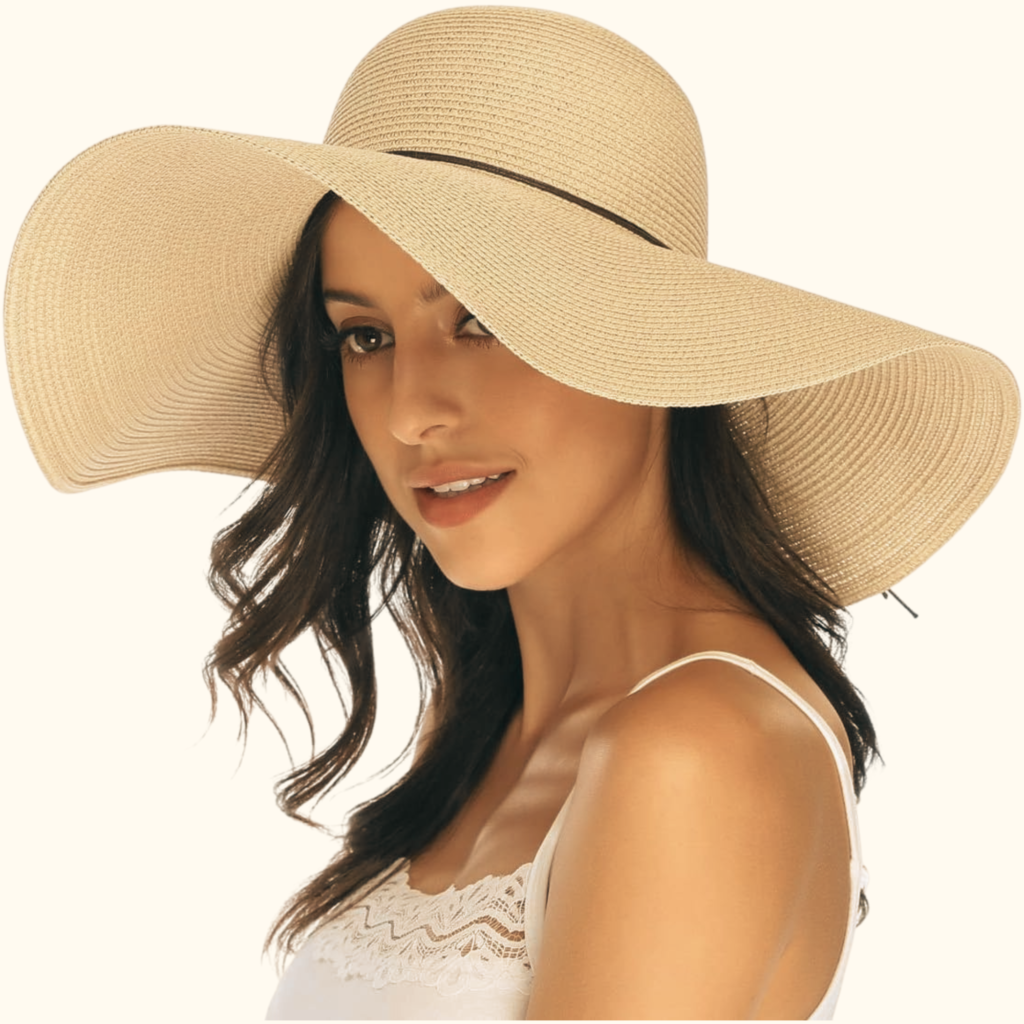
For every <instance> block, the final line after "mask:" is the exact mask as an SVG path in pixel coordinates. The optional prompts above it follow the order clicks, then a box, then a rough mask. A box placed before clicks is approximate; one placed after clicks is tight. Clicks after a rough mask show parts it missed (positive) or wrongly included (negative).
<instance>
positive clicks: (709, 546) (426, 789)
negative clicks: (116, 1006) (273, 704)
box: [206, 193, 877, 955]
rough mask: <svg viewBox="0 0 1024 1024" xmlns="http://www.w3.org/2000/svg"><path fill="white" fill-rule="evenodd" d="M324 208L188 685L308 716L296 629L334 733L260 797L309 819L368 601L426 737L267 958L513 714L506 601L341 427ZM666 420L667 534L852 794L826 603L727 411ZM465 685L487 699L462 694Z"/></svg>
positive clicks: (291, 276) (418, 819) (354, 688)
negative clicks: (413, 510)
mask: <svg viewBox="0 0 1024 1024" xmlns="http://www.w3.org/2000/svg"><path fill="white" fill-rule="evenodd" d="M337 201H338V197H337V196H335V195H334V194H333V193H328V194H327V195H325V196H324V197H323V198H322V199H321V200H320V202H319V203H318V204H317V205H316V207H315V208H314V209H313V212H312V213H311V214H310V216H309V218H308V220H307V222H306V224H305V227H304V228H303V231H302V233H301V236H300V238H299V241H298V244H297V246H296V249H295V252H294V254H293V257H292V260H291V263H290V265H289V267H288V269H287V271H286V273H285V275H284V278H283V280H282V282H281V286H280V289H279V294H278V298H277V302H276V305H275V308H274V311H273V313H272V315H271V317H270V320H269V322H268V323H267V326H266V330H265V333H264V341H263V345H264V347H263V353H264V363H263V365H264V373H265V375H266V376H267V377H268V381H267V383H268V386H273V387H274V390H275V392H278V393H280V394H281V396H282V401H283V405H284V411H285V415H286V428H285V430H284V433H283V435H282V437H281V440H280V442H279V443H278V445H277V446H276V448H275V450H274V452H273V453H272V454H271V456H270V458H269V459H268V461H267V464H266V466H265V467H264V471H263V473H262V474H261V475H262V476H263V477H264V478H265V479H267V480H268V481H269V483H268V484H267V486H266V487H265V488H264V489H263V491H262V492H261V493H260V495H259V497H258V498H257V500H256V501H255V502H254V503H253V504H252V506H251V507H250V508H249V509H248V510H247V511H246V512H245V513H244V514H243V515H242V516H241V517H240V518H239V519H238V520H237V521H236V522H235V523H234V524H232V525H231V526H229V527H227V528H226V529H224V530H222V531H221V532H220V533H219V534H218V535H217V537H216V539H215V541H214V544H213V550H212V565H211V569H210V584H211V586H212V587H213V589H214V590H215V592H216V593H217V594H218V595H219V596H220V597H221V598H222V599H223V600H224V602H225V603H226V604H227V605H228V607H229V608H230V617H229V620H228V623H227V625H226V627H225V630H224V634H223V636H222V638H221V639H220V641H219V642H218V643H217V645H216V646H215V648H214V650H213V651H212V652H211V654H210V657H209V660H208V662H207V668H206V680H207V685H208V686H209V688H210V692H211V697H212V698H213V700H214V705H215V706H216V681H217V679H218V678H219V679H220V680H221V682H223V683H224V684H225V685H226V686H227V687H228V689H229V690H230V692H231V694H232V695H233V697H234V699H235V701H236V703H237V704H238V707H239V710H240V711H241V714H242V719H243V724H245V723H247V722H248V719H249V716H250V714H251V712H252V710H253V708H259V709H261V710H264V711H265V710H266V708H265V707H264V705H263V703H262V701H261V700H260V698H259V697H258V696H257V694H256V692H255V689H254V684H255V682H256V681H257V679H258V677H260V676H262V675H263V674H264V673H266V672H268V671H269V672H270V673H271V674H272V675H274V676H275V677H276V678H277V679H278V680H279V681H280V683H281V684H282V685H283V687H284V688H285V690H286V691H287V692H288V693H289V694H290V695H291V696H292V697H294V698H295V699H296V700H297V701H298V702H299V705H300V706H301V707H302V709H303V711H304V713H305V714H306V716H307V720H309V711H308V708H307V707H306V704H305V701H304V699H303V697H302V693H301V690H300V689H299V687H298V685H297V684H296V682H295V681H294V680H293V679H292V677H291V676H290V675H289V673H288V671H287V670H286V669H285V667H284V665H283V663H282V661H281V654H282V652H283V650H284V649H285V648H286V647H287V646H288V644H289V643H291V642H292V641H293V640H294V639H296V638H297V637H298V636H299V635H300V634H301V633H303V632H304V631H306V630H311V631H312V633H313V634H314V636H315V637H316V640H317V643H318V644H319V647H320V651H321V654H322V655H323V657H324V660H325V661H326V662H327V664H328V667H329V668H330V667H331V663H332V659H335V658H337V659H340V661H341V663H342V665H343V666H344V670H345V674H346V676H347V687H346V689H347V691H348V695H347V699H346V703H347V705H348V706H347V711H348V717H347V721H346V724H345V727H344V729H343V730H342V732H341V735H340V736H338V738H337V739H336V740H335V741H334V742H333V743H332V744H331V745H330V746H329V747H327V748H326V749H325V750H323V751H321V752H320V753H318V754H316V755H315V756H314V757H312V759H311V760H309V761H308V762H307V763H306V764H303V765H301V766H300V767H298V768H296V769H294V770H293V771H292V772H290V773H289V774H288V775H287V776H285V778H284V779H283V780H282V781H281V782H279V783H278V784H277V800H278V805H279V806H280V807H281V809H282V810H283V811H284V812H285V813H286V814H288V815H291V816H292V817H296V818H299V819H301V820H305V821H309V819H308V817H306V816H305V815H303V814H302V808H303V807H305V806H307V805H308V804H309V803H310V802H311V801H314V800H316V799H317V798H319V797H322V796H324V795H325V794H326V793H327V792H328V791H329V790H330V789H331V788H332V787H333V786H334V785H335V784H336V783H337V782H338V781H339V780H340V779H342V778H343V777H344V776H345V775H346V774H347V773H348V772H349V771H350V770H351V769H352V767H353V765H354V764H355V762H356V761H357V760H358V759H359V757H360V755H361V754H362V752H363V750H364V749H365V746H366V743H367V741H368V739H369V737H370V733H371V731H372V729H373V725H374V721H375V718H376V713H377V689H376V678H375V674H374V661H373V647H372V644H371V620H372V618H373V616H374V614H375V613H376V612H377V611H379V609H373V608H371V587H376V588H379V592H380V594H381V595H382V606H386V607H387V609H388V610H389V611H390V613H391V614H392V616H393V617H394V619H395V621H396V623H397V625H398V628H399V629H400V631H401V633H402V635H403V637H404V638H405V640H406V642H407V643H408V645H409V647H410V650H411V651H412V653H413V656H414V658H415V661H416V664H417V667H418V671H419V678H420V713H421V715H422V713H423V709H424V707H425V704H426V701H427V700H428V699H429V700H430V701H431V703H432V704H433V707H434V710H435V722H436V726H435V728H434V730H433V732H432V734H431V737H430V740H429V743H428V744H427V746H426V747H425V748H424V750H423V752H422V755H421V756H420V757H419V758H418V759H417V761H416V763H415V764H414V765H413V767H412V768H411V770H410V771H409V772H408V773H407V774H406V775H405V776H404V777H403V778H402V779H401V780H400V781H399V782H398V783H396V784H395V785H394V786H392V787H391V788H390V789H389V790H388V791H387V792H385V793H384V794H383V795H381V796H379V797H377V798H376V799H374V800H371V801H370V802H368V803H366V804H364V805H362V806H361V807H359V808H357V810H356V811H355V812H354V813H353V814H352V815H351V817H350V818H349V821H348V823H347V830H346V833H345V837H344V843H343V847H342V850H341V852H340V853H339V855H338V856H337V857H336V858H335V859H334V860H333V861H332V862H331V863H330V864H329V865H328V866H327V868H325V869H324V870H323V871H322V872H321V873H320V874H319V875H317V876H316V877H315V878H313V879H312V881H310V882H309V883H308V884H307V885H306V886H304V887H303V888H302V889H301V890H300V891H299V892H298V893H296V894H295V896H293V897H292V899H291V900H290V901H289V903H288V904H287V905H286V906H285V908H284V909H283V910H282V912H281V914H280V916H279V917H278V919H277V921H276V922H275V924H274V926H273V928H272V929H271V931H270V934H269V935H268V937H267V943H266V948H269V947H270V946H271V944H273V943H275V941H276V944H277V948H278V951H279V952H280V953H282V954H284V955H287V954H289V953H292V952H294V951H295V949H296V948H297V946H298V944H299V942H300V941H301V939H302V937H303V936H304V935H305V934H307V933H308V932H309V930H310V929H311V928H312V927H314V926H315V925H316V924H317V923H318V922H319V921H321V920H323V919H324V917H325V916H327V915H328V914H330V913H331V912H332V911H335V910H337V909H338V908H340V907H341V906H343V905H344V903H345V901H346V900H347V899H348V898H349V897H350V896H351V895H352V894H353V893H354V892H355V891H356V890H358V889H361V888H363V887H364V886H365V884H366V883H367V882H368V881H370V880H371V879H372V878H374V876H376V875H378V874H380V873H381V872H382V871H383V870H384V869H385V868H387V867H388V866H389V865H391V864H393V863H394V862H395V861H396V860H398V859H399V858H413V857H415V856H416V855H417V854H418V853H420V852H421V851H423V850H424V849H426V847H427V846H428V845H429V844H430V842H431V841H432V840H433V839H434V838H435V837H436V836H437V835H438V834H439V833H440V832H441V831H442V830H443V829H444V828H445V826H446V825H447V824H448V823H449V822H450V821H451V820H452V819H453V818H454V817H455V815H456V814H457V813H458V811H459V809H460V808H461V807H462V806H463V805H464V804H465V802H466V800H467V799H468V797H469V796H470V794H471V793H472V792H473V790H474V789H475V788H476V786H477V784H478V783H479V782H480V780H481V779H482V777H483V775H484V773H485V772H486V770H487V768H488V766H489V765H490V763H491V761H492V759H493V757H494V754H495V752H496V750H497V748H498V745H499V742H500V740H501V737H502V736H503V734H504V732H505V730H506V728H507V726H508V723H509V720H510V719H511V717H512V715H513V714H514V713H515V711H516V710H517V709H518V707H519V706H520V703H521V700H522V682H523V681H522V661H521V657H520V651H519V644H518V641H517V637H516V632H515V626H514V623H513V620H512V613H511V609H510V606H509V601H508V596H507V594H506V593H505V591H503V590H502V591H487V592H477V591H471V590H464V589H462V588H460V587H457V586H455V585H454V584H452V583H451V582H449V580H448V579H447V578H446V577H445V576H444V574H443V573H442V572H441V571H440V569H439V568H438V566H437V564H436V562H435V561H434V559H433V558H432V557H431V555H430V552H429V551H427V549H426V548H425V547H424V546H423V545H422V544H421V543H420V542H419V540H418V539H417V538H416V536H415V535H414V534H413V532H412V530H411V529H410V528H409V527H408V525H406V523H405V522H404V521H403V520H402V519H400V518H399V516H398V515H397V514H396V513H395V512H394V510H393V508H392V506H391V504H390V502H389V501H388V500H387V498H386V496H385V494H384V492H383V490H382V488H381V486H380V484H379V482H378V480H377V477H376V474H375V473H374V470H373V467H372V466H371V465H370V461H369V459H368V458H367V456H366V454H365V452H364V451H363V448H362V446H361V445H360V443H359V441H358V438H357V436H356V433H355V429H354V428H353V425H352V421H351V419H350V417H349V415H348V410H347V408H346V405H345V399H344V392H343V387H342V377H341V365H340V359H339V358H338V355H337V352H336V351H330V349H329V347H327V346H325V344H324V340H325V337H327V336H328V335H329V334H330V331H331V327H330V324H329V322H328V320H327V318H326V314H325V312H324V306H323V299H322V294H321V287H320V243H321V239H322V237H323V233H324V230H325V228H326V225H327V221H328V219H329V217H330V215H331V212H332V209H333V207H334V204H335V203H336V202H337ZM271 375H273V377H274V378H275V379H274V380H273V381H271V380H270V379H269V378H270V377H271ZM670 417H671V425H670V447H669V474H670V491H671V496H672V509H673V514H674V518H675V527H676V529H677V531H678V534H679V536H680V539H681V540H682V541H683V542H684V543H685V544H686V545H687V546H688V547H689V549H690V550H692V551H693V552H694V553H696V554H697V555H698V556H699V557H700V558H702V559H703V561H704V562H705V563H706V564H707V565H708V566H709V567H710V568H711V569H712V570H713V571H714V572H716V573H717V574H718V575H719V576H721V577H722V578H723V579H724V580H725V581H726V582H728V583H729V584H730V585H731V586H732V587H733V588H735V590H736V591H737V592H738V593H739V594H741V595H742V596H743V597H744V598H745V599H746V600H747V601H749V602H750V603H751V604H753V605H754V606H755V607H756V608H757V609H758V611H759V612H760V614H761V615H762V616H763V617H764V618H765V620H766V621H767V622H769V623H770V624H771V625H772V626H773V627H774V628H775V630H776V631H777V632H778V634H779V636H780V637H781V638H782V640H783V641H784V642H785V643H786V645H787V646H788V647H789V649H790V650H791V651H792V652H793V654H794V655H795V656H796V658H797V659H798V661H799V662H800V664H801V665H802V666H803V667H804V669H805V670H806V671H807V672H808V674H809V675H810V676H811V677H812V678H813V679H814V680H815V682H816V683H817V684H818V686H819V687H820V688H821V690H822V692H823V693H824V694H825V695H826V697H827V698H828V699H829V701H831V703H832V705H833V706H834V707H835V709H836V711H837V712H838V714H839V716H840V717H841V718H842V721H843V725H844V727H845V729H846V733H847V736H848V737H849V740H850V745H851V747H852V750H853V760H854V779H855V786H856V790H857V792H858V793H859V792H860V789H861V787H862V786H863V784H864V779H865V773H866V770H867V767H868V765H869V763H870V762H871V760H872V759H873V758H874V757H875V756H876V755H877V747H876V742H875V732H874V729H873V727H872V724H871V720H870V718H869V716H868V713H867V709H866V708H865V706H864V703H863V701H862V700H861V698H860V696H859V694H858V692H857V690H856V689H855V688H854V687H853V686H852V684H851V683H850V681H849V680H848V679H847V678H846V676H845V675H844V674H843V671H842V669H841V667H840V663H841V660H842V656H843V654H844V652H845V622H844V618H843V612H842V609H841V608H840V607H839V606H838V604H837V603H836V602H835V600H834V597H833V595H832V594H831V592H830V591H829V589H828V587H827V586H826V585H825V584H824V583H823V582H822V581H821V580H820V579H818V577H817V576H816V575H815V574H814V573H813V572H812V571H811V570H810V569H809V568H808V567H807V566H806V565H805V564H804V562H803V561H802V560H801V559H800V558H799V556H798V555H797V554H796V552H794V551H793V550H791V549H790V547H789V546H788V545H787V543H786V541H785V539H784V538H783V537H782V535H781V533H780V532H779V530H778V528H777V526H776V525H775V521H774V519H773V518H772V515H771V512H770V510H769V507H768V503H767V501H766V500H765V497H764V494H763V493H762V490H761V488H760V487H759V486H758V483H757V481H756V479H755V477H754V475H753V474H752V473H751V471H750V469H749V468H748V465H747V463H746V461H745V459H744V458H743V455H742V454H741V452H740V450H739V448H738V446H737V443H736V441H735V439H734V437H733V433H732V431H731V429H730V426H729V414H728V410H727V409H726V408H725V407H722V406H712V407H706V408H693V409H673V410H671V412H670ZM332 677H333V676H332ZM481 678H486V680H487V685H486V686H480V685H477V681H478V680H479V679H481ZM310 727H311V728H312V723H311V722H310ZM865 906H866V904H865V903H864V901H863V897H862V912H863V910H864V908H865Z"/></svg>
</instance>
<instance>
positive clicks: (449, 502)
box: [414, 471, 515, 528]
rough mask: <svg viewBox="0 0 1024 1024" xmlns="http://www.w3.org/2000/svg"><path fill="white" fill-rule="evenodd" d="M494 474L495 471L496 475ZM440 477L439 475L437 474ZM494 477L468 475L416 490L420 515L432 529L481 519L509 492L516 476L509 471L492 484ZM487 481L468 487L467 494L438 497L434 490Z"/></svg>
mask: <svg viewBox="0 0 1024 1024" xmlns="http://www.w3.org/2000/svg"><path fill="white" fill-rule="evenodd" d="M492 472H493V471H492ZM434 475H435V476H437V473H436V472H435V474H434ZM490 475H491V474H485V473H479V472H478V473H467V474H459V475H451V474H449V475H448V478H447V479H446V480H444V479H439V480H437V481H436V482H435V483H433V484H430V485H424V486H419V487H416V488H415V489H414V491H415V494H416V506H417V508H418V509H419V512H420V515H421V516H422V517H423V518H424V520H426V522H428V523H429V524H430V525H431V526H434V527H439V528H448V527H453V526H461V525H462V524H463V523H466V522H468V521H469V520H470V519H472V518H473V517H474V516H477V515H479V514H480V513H481V512H483V510H484V509H485V508H487V507H488V506H490V505H492V504H493V503H494V502H495V501H497V500H498V498H500V497H501V495H502V494H504V493H505V491H506V490H507V489H508V486H509V484H510V483H511V481H512V478H513V477H514V476H515V473H514V472H512V471H505V472H504V473H501V474H500V475H499V477H498V479H497V480H489V479H487V477H488V476H490ZM481 476H482V477H484V482H483V483H480V484H476V485H474V486H471V487H467V488H465V489H464V490H450V491H443V492H441V493H438V492H436V491H432V490H431V489H430V488H431V487H432V486H433V487H439V486H441V485H442V484H446V483H454V482H457V481H460V480H473V479H476V478H478V477H481Z"/></svg>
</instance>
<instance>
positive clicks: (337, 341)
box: [324, 309, 497, 365]
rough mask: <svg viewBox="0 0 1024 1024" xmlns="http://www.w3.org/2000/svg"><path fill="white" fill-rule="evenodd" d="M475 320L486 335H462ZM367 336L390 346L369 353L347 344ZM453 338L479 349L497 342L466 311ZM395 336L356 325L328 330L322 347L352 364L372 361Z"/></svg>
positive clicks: (485, 327) (382, 346) (382, 330)
mask: <svg viewBox="0 0 1024 1024" xmlns="http://www.w3.org/2000/svg"><path fill="white" fill-rule="evenodd" d="M472 320H476V321H477V323H478V324H479V326H480V327H481V328H482V329H483V330H485V331H487V332H488V333H487V334H462V333H460V332H461V331H462V329H463V328H464V327H465V326H466V324H468V323H469V322H470V321H472ZM359 334H363V335H367V334H372V335H375V336H377V337H381V338H390V339H391V344H390V345H379V347H377V348H375V349H372V350H371V351H369V352H357V351H356V350H355V349H353V348H352V346H351V345H350V344H349V340H348V339H349V337H350V336H351V335H359ZM455 337H457V338H461V339H463V340H468V341H469V342H471V343H472V344H474V345H478V346H480V347H481V348H488V347H490V346H491V345H493V344H494V342H495V341H497V338H495V337H494V335H493V334H492V333H490V328H489V327H487V326H485V325H484V324H483V323H481V322H480V318H479V317H477V316H474V315H473V314H472V313H470V312H469V310H468V309H463V310H461V311H460V314H459V318H458V320H457V321H456V323H455ZM394 343H395V336H394V335H393V334H392V333H391V332H390V331H385V330H384V328H383V327H376V326H374V325H373V324H356V325H354V326H352V327H345V328H344V329H337V328H331V329H330V330H328V332H327V335H326V337H325V338H324V346H325V347H326V348H329V349H335V348H337V349H340V351H341V357H342V359H345V360H348V361H349V362H352V363H354V364H357V365H358V364H359V363H363V362H365V361H366V360H367V359H372V358H373V357H374V356H375V355H377V354H378V353H379V352H383V351H386V350H387V349H389V348H391V347H393V346H394Z"/></svg>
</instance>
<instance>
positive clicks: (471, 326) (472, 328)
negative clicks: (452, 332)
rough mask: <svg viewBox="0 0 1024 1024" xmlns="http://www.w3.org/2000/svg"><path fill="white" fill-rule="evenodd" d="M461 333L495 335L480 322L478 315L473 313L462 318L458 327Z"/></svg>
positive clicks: (480, 336)
mask: <svg viewBox="0 0 1024 1024" xmlns="http://www.w3.org/2000/svg"><path fill="white" fill-rule="evenodd" d="M458 333H459V334H469V335H472V336H474V337H477V338H493V337H494V335H493V334H492V333H491V332H490V331H489V330H488V329H487V328H486V327H484V325H483V324H482V323H480V321H479V319H477V317H475V316H473V314H472V313H468V314H467V315H466V316H465V317H464V318H463V319H462V320H460V321H459V327H458Z"/></svg>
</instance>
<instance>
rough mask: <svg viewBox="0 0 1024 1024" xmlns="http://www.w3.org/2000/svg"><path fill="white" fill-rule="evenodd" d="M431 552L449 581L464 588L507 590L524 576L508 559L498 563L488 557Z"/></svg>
mask: <svg viewBox="0 0 1024 1024" xmlns="http://www.w3.org/2000/svg"><path fill="white" fill-rule="evenodd" d="M430 553H431V555H433V557H434V561H435V562H437V567H438V568H439V569H440V570H441V572H443V573H444V575H445V577H446V578H447V579H448V581H449V582H450V583H454V584H455V586H457V587H461V588H462V589H463V590H480V591H483V590H505V589H506V588H508V587H510V586H512V585H513V584H515V583H518V582H519V580H520V579H521V578H522V574H521V573H517V572H516V571H515V570H514V568H513V567H512V566H510V565H509V564H508V562H507V561H506V562H505V563H504V564H501V565H498V564H495V563H494V562H492V561H490V560H488V559H486V558H467V557H460V558H454V557H452V556H451V554H450V553H440V552H437V551H433V550H431V552H430Z"/></svg>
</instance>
